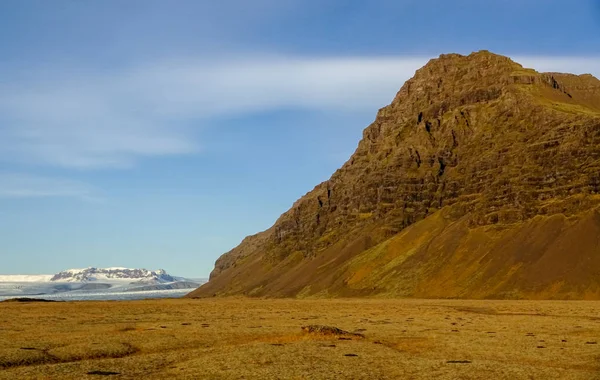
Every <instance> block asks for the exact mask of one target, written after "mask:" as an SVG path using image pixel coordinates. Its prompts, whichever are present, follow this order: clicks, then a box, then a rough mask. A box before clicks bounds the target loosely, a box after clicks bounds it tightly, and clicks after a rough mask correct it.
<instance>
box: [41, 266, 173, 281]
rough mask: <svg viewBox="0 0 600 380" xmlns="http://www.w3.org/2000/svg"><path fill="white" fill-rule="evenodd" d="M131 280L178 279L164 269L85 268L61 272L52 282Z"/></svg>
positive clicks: (51, 279) (53, 277)
mask: <svg viewBox="0 0 600 380" xmlns="http://www.w3.org/2000/svg"><path fill="white" fill-rule="evenodd" d="M100 279H101V280H109V279H113V280H130V281H136V282H144V283H146V282H152V283H154V282H156V283H161V282H174V281H176V279H175V278H174V277H173V276H171V275H169V274H167V272H165V271H164V270H163V269H159V270H157V271H150V270H147V269H129V268H92V267H90V268H85V269H69V270H66V271H62V272H59V273H57V274H55V275H54V276H52V278H50V281H69V282H89V281H98V280H100Z"/></svg>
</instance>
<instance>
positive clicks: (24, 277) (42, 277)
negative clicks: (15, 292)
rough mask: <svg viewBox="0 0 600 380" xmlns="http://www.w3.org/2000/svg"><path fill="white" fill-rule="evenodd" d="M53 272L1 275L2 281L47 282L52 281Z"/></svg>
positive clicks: (0, 279)
mask: <svg viewBox="0 0 600 380" xmlns="http://www.w3.org/2000/svg"><path fill="white" fill-rule="evenodd" d="M52 276H54V275H53V274H6V275H0V282H45V281H50V279H51V278H52Z"/></svg>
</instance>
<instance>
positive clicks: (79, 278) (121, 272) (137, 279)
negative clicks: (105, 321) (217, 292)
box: [0, 267, 206, 299]
mask: <svg viewBox="0 0 600 380" xmlns="http://www.w3.org/2000/svg"><path fill="white" fill-rule="evenodd" d="M204 282H206V280H204V279H189V278H184V277H177V276H172V275H170V274H168V273H167V272H166V271H165V270H163V269H159V270H148V269H132V268H121V267H115V268H94V267H89V268H84V269H68V270H65V271H62V272H59V273H56V274H53V275H52V274H50V275H47V274H42V275H0V297H2V298H7V297H12V296H15V297H17V296H18V297H21V296H32V295H35V296H41V295H65V296H68V295H78V296H80V298H81V299H85V295H86V294H90V295H94V296H101V294H105V293H106V294H107V295H109V294H113V295H114V294H115V293H126V292H127V293H129V292H161V291H171V290H178V289H195V288H197V287H198V286H200V285H201V284H202V283H204ZM67 293H68V294H67ZM108 298H110V297H108ZM96 299H98V297H96Z"/></svg>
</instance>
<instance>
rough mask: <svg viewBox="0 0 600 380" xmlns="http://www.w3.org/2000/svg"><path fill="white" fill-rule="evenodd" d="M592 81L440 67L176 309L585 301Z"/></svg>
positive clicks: (596, 181) (596, 285)
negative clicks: (347, 301) (376, 301)
mask: <svg viewBox="0 0 600 380" xmlns="http://www.w3.org/2000/svg"><path fill="white" fill-rule="evenodd" d="M599 192H600V81H599V80H598V79H596V78H594V77H593V76H591V75H588V74H586V75H579V76H577V75H571V74H560V73H538V72H536V71H534V70H532V69H526V68H523V67H522V66H521V65H519V64H517V63H515V62H513V61H511V60H510V59H509V58H507V57H503V56H499V55H495V54H492V53H489V52H487V51H481V52H477V53H473V54H471V55H469V56H461V55H458V54H449V55H442V56H440V57H439V58H437V59H433V60H431V61H430V62H429V63H428V64H427V65H426V66H424V67H423V68H421V69H419V70H418V71H417V72H416V74H415V76H414V77H413V78H412V79H410V80H408V81H407V82H406V83H405V84H404V86H402V88H401V89H400V91H399V92H398V94H397V95H396V97H395V99H394V100H393V101H392V103H391V104H390V105H389V106H387V107H384V108H382V109H381V110H379V112H378V113H377V117H376V119H375V121H374V122H373V123H372V124H371V125H370V126H368V127H367V128H366V129H365V131H364V133H363V139H362V140H361V141H360V143H359V144H358V148H357V149H356V152H355V153H354V154H353V155H352V157H351V158H350V160H349V161H348V162H346V163H345V164H344V165H343V166H342V168H340V169H339V170H337V171H336V172H335V173H334V174H333V176H332V177H331V178H330V179H329V180H328V181H326V182H324V183H321V184H319V185H318V186H317V187H315V188H314V190H312V191H311V192H309V193H308V194H306V195H305V196H304V197H302V198H301V199H299V200H298V201H296V203H294V205H293V206H292V208H291V209H290V210H289V211H287V212H286V213H284V214H283V215H282V216H281V217H280V218H279V219H278V220H277V221H276V223H275V225H274V226H273V227H271V228H270V229H268V230H266V231H264V232H261V233H259V234H257V235H254V236H250V237H248V238H246V239H245V240H244V241H243V242H242V243H241V244H240V245H239V246H238V247H237V248H235V249H233V250H232V251H230V252H228V253H226V254H224V255H223V256H222V257H220V258H219V259H218V260H217V262H216V265H215V269H214V271H213V272H212V273H211V277H210V281H209V282H208V283H207V284H205V285H204V286H202V287H200V288H199V289H198V290H196V291H194V292H193V293H191V294H190V296H191V297H209V296H215V295H233V294H244V295H249V296H270V297H289V296H292V297H311V296H313V297H337V296H365V295H370V296H385V297H388V296H391V297H396V296H401V297H442V298H444V297H459V298H530V299H537V298H550V299H553V298H557V299H600V209H599V206H600V193H599Z"/></svg>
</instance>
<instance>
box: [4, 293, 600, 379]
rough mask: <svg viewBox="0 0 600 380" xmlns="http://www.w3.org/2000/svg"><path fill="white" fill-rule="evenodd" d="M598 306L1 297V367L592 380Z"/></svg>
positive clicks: (131, 375) (33, 375) (67, 375)
mask: <svg viewBox="0 0 600 380" xmlns="http://www.w3.org/2000/svg"><path fill="white" fill-rule="evenodd" d="M599 315H600V303H598V302H596V301H568V302H567V301H513V300H510V301H505V300H503V301H497V300H417V299H385V300H377V299H364V298H362V299H356V298H355V299H322V300H306V299H303V300H297V299H251V298H210V299H201V300H191V299H178V300H147V301H119V302H110V301H109V302H92V301H90V302H56V303H0V379H19V380H20V379H98V378H109V379H112V378H114V379H261V380H265V379H365V380H366V379H369V380H373V379H432V378H435V379H498V380H500V379H511V380H514V379H582V380H588V379H589V380H591V379H600V360H599V359H600V340H599V339H598V337H599V336H600V318H599V317H598V316H599ZM307 325H309V326H310V325H318V327H316V328H313V331H312V332H311V331H310V330H311V329H310V327H308V330H309V331H303V330H302V327H303V326H307ZM320 325H325V326H331V328H323V327H322V326H320ZM336 328H338V329H341V330H345V331H342V332H340V331H337V330H336ZM305 330H306V329H305ZM332 332H333V333H332ZM355 334H358V335H355ZM104 376H105V377H104Z"/></svg>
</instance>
